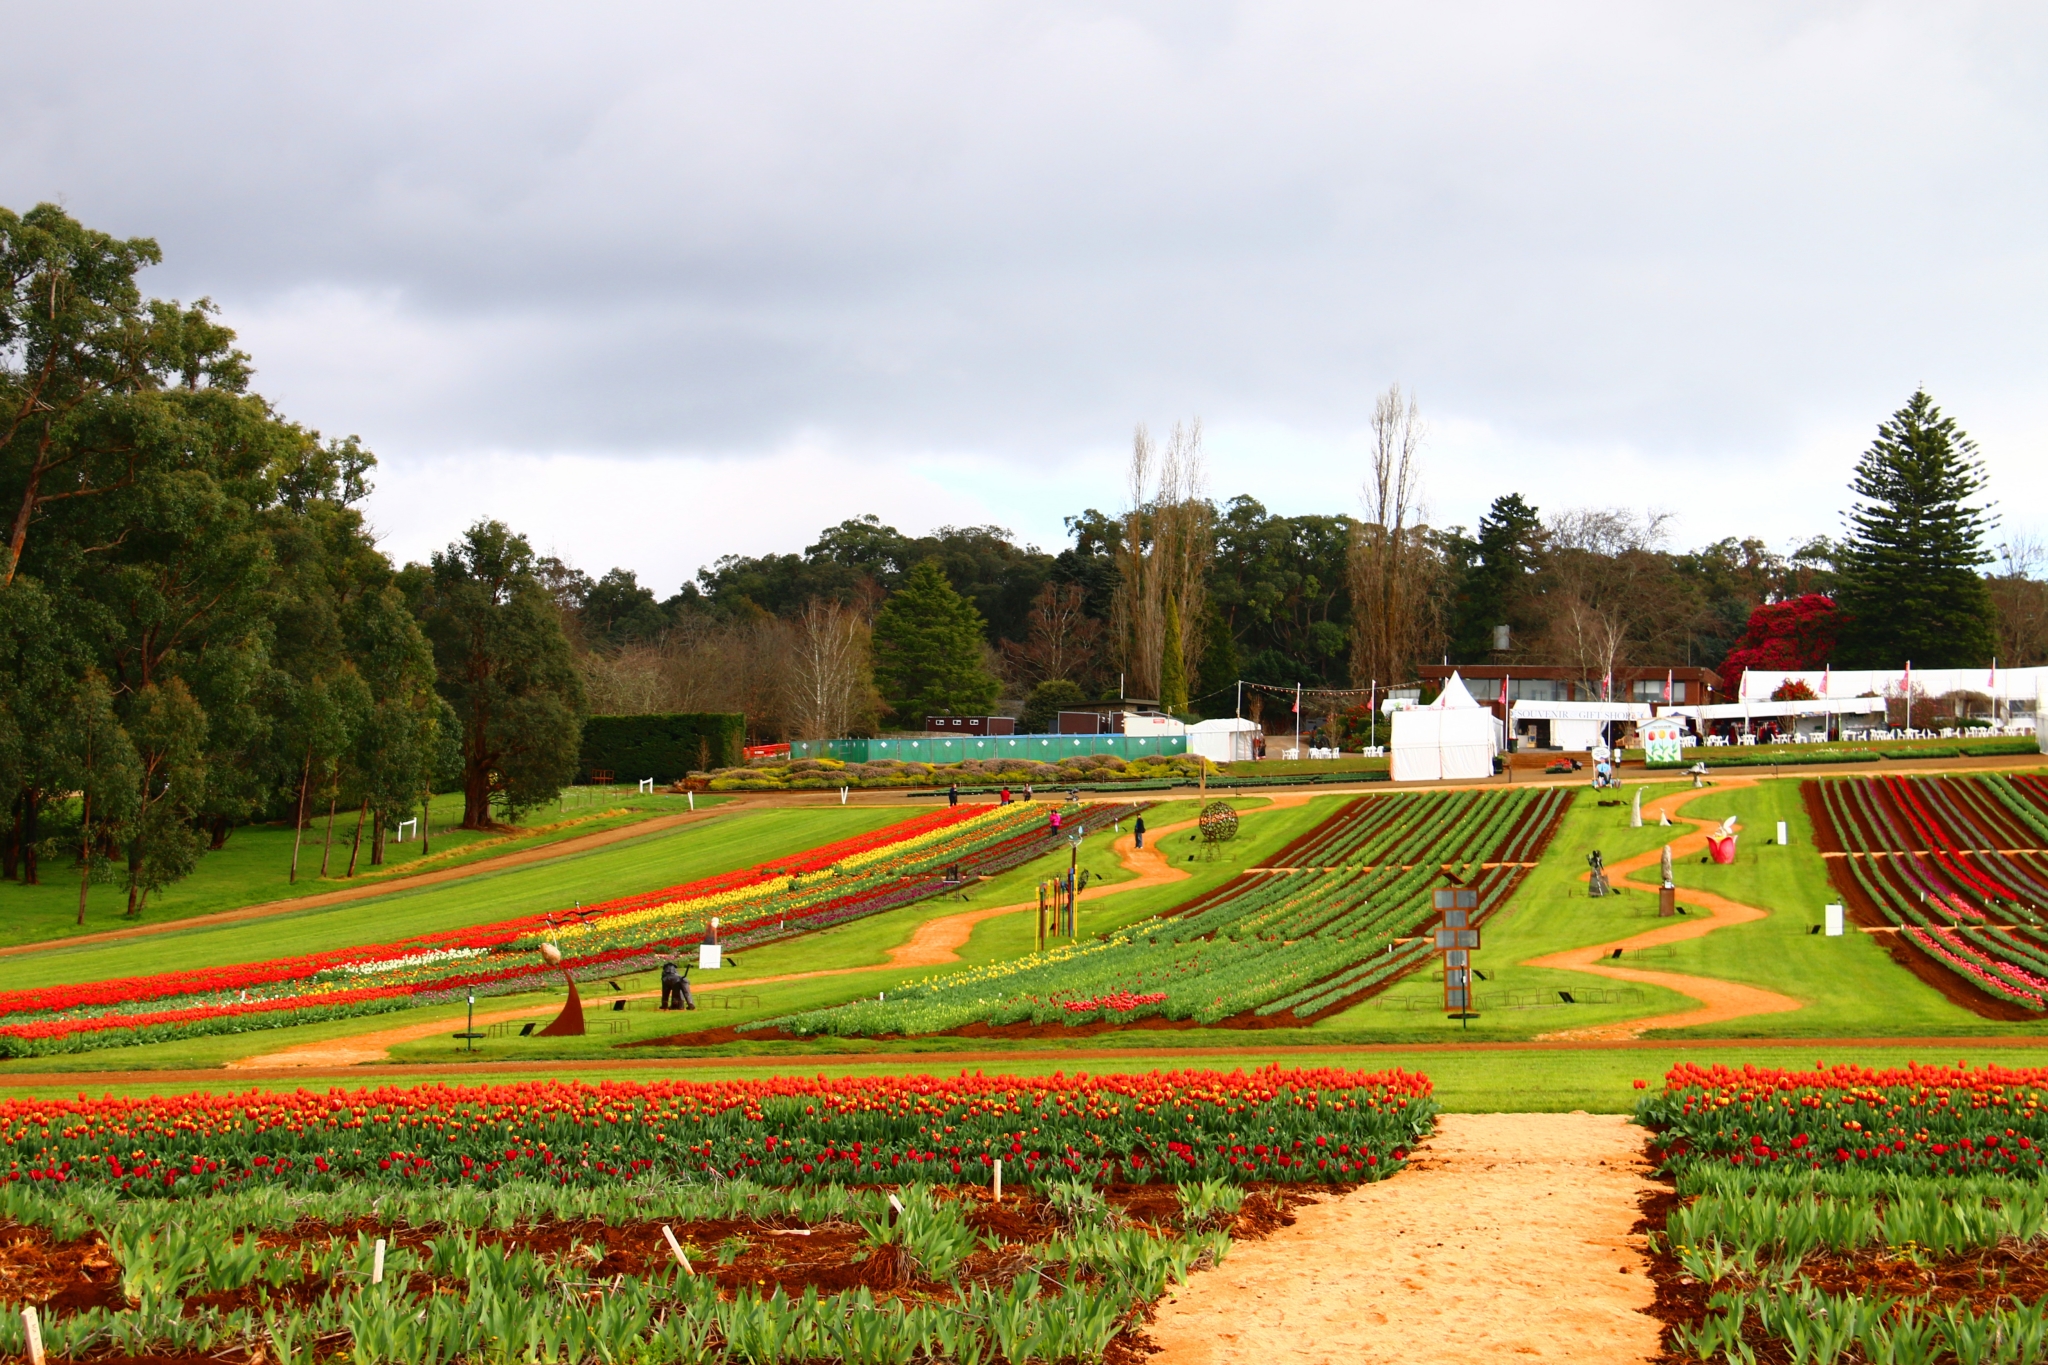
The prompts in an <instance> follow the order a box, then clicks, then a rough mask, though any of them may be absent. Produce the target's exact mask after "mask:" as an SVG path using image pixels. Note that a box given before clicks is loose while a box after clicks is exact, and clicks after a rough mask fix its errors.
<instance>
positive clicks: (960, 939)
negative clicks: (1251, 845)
mask: <svg viewBox="0 0 2048 1365" xmlns="http://www.w3.org/2000/svg"><path fill="white" fill-rule="evenodd" d="M1306 800H1308V796H1307V795H1305V794H1304V795H1299V796H1290V797H1283V798H1276V799H1275V801H1274V805H1276V806H1280V805H1299V804H1301V803H1302V802H1304V801H1306ZM706 814H709V812H706ZM1194 824H1195V822H1194V821H1193V820H1183V821H1180V822H1179V823H1177V824H1171V825H1163V826H1161V827H1159V828H1158V829H1151V830H1147V831H1145V833H1146V835H1147V836H1148V837H1149V838H1150V839H1151V840H1152V847H1150V848H1145V849H1137V848H1133V847H1132V843H1133V842H1134V840H1133V836H1132V835H1129V834H1126V835H1123V836H1122V837H1121V838H1119V839H1117V840H1116V842H1115V843H1114V844H1112V845H1111V847H1112V848H1113V849H1114V850H1115V851H1116V855H1117V861H1119V862H1121V863H1122V864H1123V865H1124V867H1125V869H1126V870H1128V871H1130V872H1132V873H1134V874H1135V875H1134V876H1133V877H1131V878H1130V880H1128V881H1121V882H1116V883H1114V884H1112V885H1109V886H1096V887H1090V888H1089V889H1088V890H1086V891H1083V892H1082V893H1081V899H1082V900H1084V901H1089V900H1095V899H1098V898H1100V897H1102V896H1114V895H1120V894H1122V893H1123V892H1126V891H1136V890H1139V889H1141V888H1143V887H1148V886H1162V885H1165V884H1166V883H1169V882H1176V881H1184V880H1186V879H1187V877H1188V875H1189V874H1188V873H1187V872H1186V871H1184V870H1183V869H1181V868H1177V867H1174V866H1173V865H1172V864H1171V863H1168V862H1167V861H1166V859H1165V857H1164V856H1162V855H1161V854H1160V852H1159V840H1160V839H1162V838H1164V837H1165V836H1166V835H1168V834H1172V833H1174V832H1175V831H1177V830H1183V829H1188V828H1191V827H1192V826H1193V825H1194ZM634 828H636V829H644V828H646V826H644V825H641V826H635V827H634ZM1037 908H1038V902H1037V901H1036V900H1029V901H1020V902H1018V903H1017V904H1015V905H991V906H984V907H982V908H980V909H977V910H963V911H961V912H960V913H959V914H957V915H942V916H940V917H939V918H937V919H932V920H926V921H925V922H924V923H923V924H920V925H918V926H917V929H916V931H915V932H913V933H912V934H911V936H910V938H909V940H908V941H907V942H904V943H900V944H898V945H896V946H895V947H894V948H891V949H890V950H889V958H888V961H886V962H880V963H875V964H872V965H869V966H865V967H827V968H822V969H820V970H818V971H814V972H784V973H782V974H780V975H777V976H757V977H752V978H746V979H741V980H738V981H707V982H704V983H702V984H701V985H700V984H698V983H696V982H692V983H691V989H692V990H693V991H694V992H695V993H696V994H698V995H702V994H705V993H706V992H709V991H719V990H746V989H749V988H751V987H754V986H765V985H768V984H770V983H773V982H777V981H808V980H811V979H812V978H814V977H822V976H858V975H860V974H862V973H864V972H886V971H893V970H896V969H898V968H901V967H938V966H943V965H945V964H946V963H948V962H958V961H959V960H960V950H961V949H962V948H964V947H966V946H967V941H968V940H969V939H970V938H972V937H973V936H974V927H975V926H976V925H978V924H980V923H981V922H982V921H983V920H988V919H994V918H995V917H996V916H998V915H1014V914H1018V913H1020V912H1023V911H1026V910H1036V909H1037ZM659 994H660V993H659V992H658V991H641V992H639V993H638V994H633V995H628V996H626V997H625V998H626V999H628V1000H651V999H654V998H656V997H657V996H658V995H659ZM618 998H620V997H618V996H606V997H604V999H605V1001H607V1002H609V1001H611V1000H615V999H618ZM560 1008H561V1007H560V1006H559V1005H526V1006H523V1007H521V1008H518V1009H502V1010H487V1011H485V1012H483V1013H481V1014H479V1015H477V1017H476V1024H477V1027H478V1028H479V1029H482V1028H484V1027H485V1026H487V1025H490V1024H502V1023H507V1022H510V1021H512V1020H516V1019H537V1018H546V1017H547V1016H549V1015H551V1014H553V1013H555V1012H556V1011H557V1010H559V1009H560ZM585 1008H586V1010H589V1009H591V1008H592V1006H586V1007H585ZM463 1017H464V1016H463V1015H461V1014H451V1015H450V1016H449V1018H448V1019H445V1020H439V1021H433V1022H428V1023H418V1024H405V1025H402V1026H400V1027H398V1028H388V1029H378V1030H376V1031H375V1032H371V1033H357V1034H351V1035H350V1036H348V1037H346V1038H330V1039H326V1040H324V1041H321V1042H315V1043H300V1044H298V1045H297V1046H295V1047H288V1048H284V1049H281V1050H280V1051H277V1052H268V1053H264V1054H261V1055H259V1056H252V1057H242V1058H238V1059H236V1060H235V1061H231V1062H228V1063H227V1064H226V1067H225V1069H226V1070H229V1071H271V1070H278V1069H286V1068H289V1069H299V1068H327V1067H343V1066H362V1065H364V1064H367V1063H373V1062H385V1061H389V1060H390V1059H391V1049H392V1048H394V1047H397V1046H398V1045H400V1044H401V1043H417V1042H420V1041H422V1040H424V1039H427V1038H438V1037H443V1036H450V1037H452V1035H453V1034H454V1032H455V1031H456V1030H457V1029H459V1028H460V1027H461V1026H462V1020H463Z"/></svg>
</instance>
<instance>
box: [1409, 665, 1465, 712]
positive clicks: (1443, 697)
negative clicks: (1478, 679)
mask: <svg viewBox="0 0 2048 1365" xmlns="http://www.w3.org/2000/svg"><path fill="white" fill-rule="evenodd" d="M1478 708H1479V703H1478V702H1476V701H1474V700H1472V693H1471V692H1470V691H1469V690H1468V689H1467V688H1466V686H1465V680H1464V679H1463V678H1461V677H1459V676H1458V675H1457V674H1456V673H1453V674H1451V680H1450V681H1449V682H1447V683H1445V684H1444V690H1443V691H1442V692H1440V693H1439V694H1437V699H1436V700H1435V701H1433V702H1431V703H1430V704H1429V705H1428V706H1427V707H1425V708H1423V709H1424V710H1428V711H1475V710H1477V709H1478Z"/></svg>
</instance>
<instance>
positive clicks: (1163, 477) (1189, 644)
mask: <svg viewBox="0 0 2048 1365" xmlns="http://www.w3.org/2000/svg"><path fill="white" fill-rule="evenodd" d="M1155 470H1156V474H1155ZM1129 494H1130V507H1129V510H1127V511H1126V512H1125V513H1124V534H1123V541H1122V543H1121V544H1119V545H1118V546H1117V551H1116V559H1117V570H1118V573H1119V575H1120V577H1119V581H1118V584H1117V593H1116V598H1115V602H1114V604H1113V607H1112V611H1111V616H1110V633H1111V635H1112V637H1113V639H1114V642H1115V647H1116V653H1117V660H1118V662H1119V663H1120V664H1121V665H1122V667H1123V669H1124V672H1125V673H1126V674H1128V675H1129V680H1128V687H1129V690H1130V691H1131V692H1132V693H1134V694H1136V695H1140V696H1152V697H1156V696H1158V695H1159V679H1160V657H1161V651H1162V650H1163V649H1164V648H1165V640H1166V603H1167V601H1168V599H1171V600H1172V601H1173V602H1174V604H1175V606H1176V608H1177V609H1178V611H1179V614H1180V619H1181V667H1182V674H1183V676H1184V677H1189V678H1192V677H1194V676H1195V672H1196V667H1197V665H1199V664H1200V663H1201V661H1202V644H1203V634H1204V633H1203V631H1202V629H1201V625H1200V623H1201V621H1202V618H1203V616H1204V614H1205V613H1206V612H1207V610H1208V599H1207V596H1206V594H1205V590H1204V583H1205V582H1206V581H1207V580H1206V575H1207V573H1208V569H1209V560H1210V557H1211V556H1212V555H1213V554H1214V552H1215V516H1216V514H1215V509H1214V508H1212V507H1211V506H1210V505H1209V498H1208V469H1207V461H1206V459H1205V457H1204V456H1203V453H1202V422H1201V419H1200V418H1196V419H1195V420H1194V421H1193V422H1190V423H1186V424H1182V423H1179V422H1176V423H1174V426H1173V434H1172V435H1171V436H1170V437H1168V438H1167V442H1166V447H1165V449H1164V450H1157V449H1155V448H1154V446H1153V444H1152V437H1151V433H1149V432H1148V431H1147V430H1146V429H1145V427H1144V425H1143V424H1142V423H1141V424H1139V426H1138V429H1137V430H1136V432H1134V433H1133V435H1132V439H1131V465H1130V472H1129Z"/></svg>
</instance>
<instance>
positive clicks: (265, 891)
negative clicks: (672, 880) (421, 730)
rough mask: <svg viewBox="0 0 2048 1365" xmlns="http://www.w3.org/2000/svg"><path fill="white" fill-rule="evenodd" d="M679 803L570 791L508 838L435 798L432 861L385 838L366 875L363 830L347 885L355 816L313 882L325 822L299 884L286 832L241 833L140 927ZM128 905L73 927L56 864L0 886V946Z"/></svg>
mask: <svg viewBox="0 0 2048 1365" xmlns="http://www.w3.org/2000/svg"><path fill="white" fill-rule="evenodd" d="M729 799H730V798H727V797H706V796H702V795H700V796H698V797H697V798H696V800H697V806H698V808H700V809H704V808H709V807H711V806H715V805H717V804H719V803H721V802H724V801H727V800H729ZM687 801H688V798H685V797H682V796H674V795H670V794H669V793H666V792H657V793H653V794H649V795H636V794H634V793H630V792H629V793H624V794H621V793H619V792H617V791H606V790H604V789H600V788H575V789H572V790H571V791H569V792H566V793H564V796H563V800H562V801H561V802H559V803H557V804H554V805H549V806H546V807H543V808H541V809H539V810H536V811H533V812H531V813H529V815H528V816H527V819H526V824H525V825H524V826H523V827H522V828H521V830H520V831H518V832H515V833H499V834H493V833H489V832H486V831H481V830H467V829H460V828H457V826H458V825H459V824H460V822H461V820H462V794H461V793H460V792H455V793H450V794H447V795H442V796H437V797H435V798H434V801H433V805H432V808H431V810H430V819H429V830H430V833H431V848H432V852H431V853H430V854H429V855H427V856H426V857H424V858H423V857H422V856H421V851H420V849H421V845H420V841H419V840H418V839H417V838H409V839H407V840H406V841H405V842H403V843H400V842H398V841H397V840H396V839H395V838H387V839H386V841H385V844H384V864H383V865H382V866H381V867H372V866H370V845H369V840H370V831H369V829H368V828H367V827H365V829H364V830H363V846H362V849H361V850H360V852H359V855H358V857H357V859H356V875H355V877H354V878H353V879H352V880H351V879H348V878H345V877H344V875H343V874H344V873H345V872H346V870H347V868H348V861H349V846H350V843H351V842H352V838H353V835H354V830H355V825H356V819H355V813H354V812H351V811H342V812H340V813H339V814H338V815H337V816H336V817H335V819H334V839H333V846H332V848H331V849H326V852H327V855H328V857H327V871H328V875H327V876H326V877H325V878H323V877H321V876H320V863H321V855H322V852H323V849H324V848H325V845H326V840H327V819H326V816H325V813H324V812H323V813H322V814H321V816H320V818H319V819H318V820H317V821H316V822H315V824H314V825H313V826H312V827H311V828H309V829H308V830H306V832H305V835H304V837H303V839H302V842H301V844H300V848H299V877H298V880H297V881H296V882H293V881H292V880H290V876H291V861H292V831H291V828H290V826H289V825H288V824H285V825H245V826H243V827H242V828H240V829H237V830H236V831H234V833H233V834H232V835H230V836H229V838H228V842H227V845H226V846H225V847H223V848H221V849H220V850H218V851H216V852H210V853H207V854H204V855H203V856H201V858H200V859H199V862H198V865H197V866H196V867H195V868H194V869H193V871H192V875H191V876H189V877H187V878H185V880H183V881H181V882H178V883H176V884H175V885H172V886H168V887H165V888H164V889H163V890H161V891H158V892H156V893H155V894H153V895H151V896H150V898H149V904H148V906H147V907H146V908H145V909H144V912H143V919H144V920H145V921H146V922H149V923H162V922H164V921H166V920H180V919H187V918H190V917H192V916H194V915H208V914H213V913H215V912H217V911H221V910H235V909H239V908H241V907H242V906H245V905H261V904H265V903H268V902H272V901H283V900H294V899H297V898H299V897H302V896H313V895H318V894H320V893H321V892H324V891H334V890H338V889H340V888H342V887H346V886H360V885H366V884H371V883H375V882H379V881H388V880H391V879H393V878H399V877H404V876H407V875H409V874H411V873H414V872H420V871H427V870H438V869H441V868H447V867H460V866H463V865H464V864H466V863H473V862H476V861H479V860H481V859H484V858H492V857H496V856H498V855H500V854H504V853H516V852H519V851H520V850H522V849H529V848H535V847H539V846H542V845H545V844H551V843H557V842H560V841H561V840H564V839H573V838H576V837H578V836H579V835H585V834H596V833H599V832H601V831H603V830H608V829H616V828H618V827H619V826H621V825H630V824H636V823H638V822H640V821H642V820H648V819H652V818H655V817H657V816H663V815H672V814H675V813H677V812H679V811H683V810H687V809H688V808H689V807H688V804H687ZM126 912H127V896H126V894H125V893H124V892H123V891H122V890H121V888H120V887H119V886H114V885H106V884H97V885H95V886H93V887H92V889H91V891H90V893H89V894H88V897H87V903H86V915H85V923H84V924H83V925H80V924H79V923H78V876H77V872H76V870H75V868H74V867H73V865H72V862H71V860H69V859H65V858H57V859H51V860H48V861H46V862H45V863H44V864H43V867H42V882H41V884H40V885H37V886H23V885H21V884H20V883H19V882H0V946H11V945H14V944H21V943H43V942H50V941H54V940H60V939H65V938H72V937H76V936H77V935H80V934H93V933H99V932H101V931H103V930H108V929H120V928H124V927H126V926H128V925H130V924H132V923H134V921H132V920H129V919H128V918H127V917H126Z"/></svg>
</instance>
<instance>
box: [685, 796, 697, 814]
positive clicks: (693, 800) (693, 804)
mask: <svg viewBox="0 0 2048 1365" xmlns="http://www.w3.org/2000/svg"><path fill="white" fill-rule="evenodd" d="M683 795H685V796H687V797H689V798H690V809H691V810H695V809H697V793H695V792H684V793H683Z"/></svg>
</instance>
